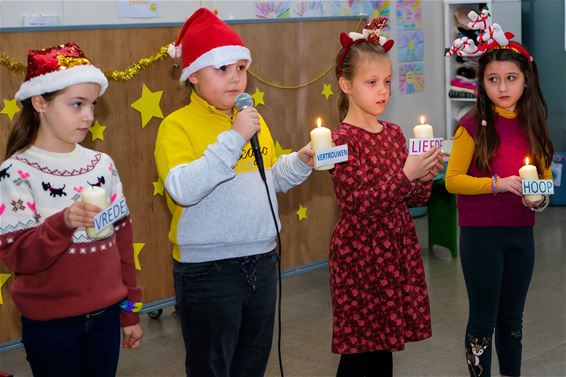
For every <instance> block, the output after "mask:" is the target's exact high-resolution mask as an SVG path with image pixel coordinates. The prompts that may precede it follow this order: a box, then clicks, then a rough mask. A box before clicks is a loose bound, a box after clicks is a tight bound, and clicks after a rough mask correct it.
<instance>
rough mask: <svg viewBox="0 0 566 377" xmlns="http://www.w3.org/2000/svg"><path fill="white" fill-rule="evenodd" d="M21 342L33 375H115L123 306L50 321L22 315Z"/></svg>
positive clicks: (68, 376)
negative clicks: (32, 318) (35, 319)
mask: <svg viewBox="0 0 566 377" xmlns="http://www.w3.org/2000/svg"><path fill="white" fill-rule="evenodd" d="M22 343H23V344H24V347H25V350H26V354H27V360H28V362H29V363H30V366H31V370H32V372H33V375H34V377H91V376H92V377H114V376H115V375H116V368H117V367H118V356H119V354H120V307H119V306H118V305H117V304H116V305H113V306H111V307H109V308H107V309H105V310H101V311H99V312H95V313H91V314H86V315H80V316H76V317H70V318H63V319H55V320H51V321H34V320H31V319H29V318H26V317H22Z"/></svg>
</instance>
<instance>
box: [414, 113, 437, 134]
mask: <svg viewBox="0 0 566 377" xmlns="http://www.w3.org/2000/svg"><path fill="white" fill-rule="evenodd" d="M420 120H421V124H417V125H416V126H415V127H414V128H413V134H414V135H415V138H419V139H421V138H426V139H432V138H433V137H434V133H433V132H432V126H431V125H430V124H425V117H424V116H421V119H420Z"/></svg>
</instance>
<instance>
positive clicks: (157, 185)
mask: <svg viewBox="0 0 566 377" xmlns="http://www.w3.org/2000/svg"><path fill="white" fill-rule="evenodd" d="M164 190H165V186H164V185H163V182H161V179H158V180H157V181H155V182H153V195H154V196H155V195H161V196H163V191H164Z"/></svg>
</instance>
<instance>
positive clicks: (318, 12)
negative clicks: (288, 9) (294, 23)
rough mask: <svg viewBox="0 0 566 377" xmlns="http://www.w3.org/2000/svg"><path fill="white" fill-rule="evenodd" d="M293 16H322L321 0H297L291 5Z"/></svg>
mask: <svg viewBox="0 0 566 377" xmlns="http://www.w3.org/2000/svg"><path fill="white" fill-rule="evenodd" d="M292 14H293V17H322V16H323V15H324V14H323V13H322V1H299V2H297V3H295V6H294V7H293V12H292Z"/></svg>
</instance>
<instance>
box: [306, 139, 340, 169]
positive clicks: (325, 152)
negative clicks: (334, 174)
mask: <svg viewBox="0 0 566 377" xmlns="http://www.w3.org/2000/svg"><path fill="white" fill-rule="evenodd" d="M344 161H348V144H343V145H338V146H336V147H331V148H324V149H319V150H317V151H316V153H315V155H314V167H315V168H318V167H321V166H326V165H331V164H337V163H339V162H344Z"/></svg>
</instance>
